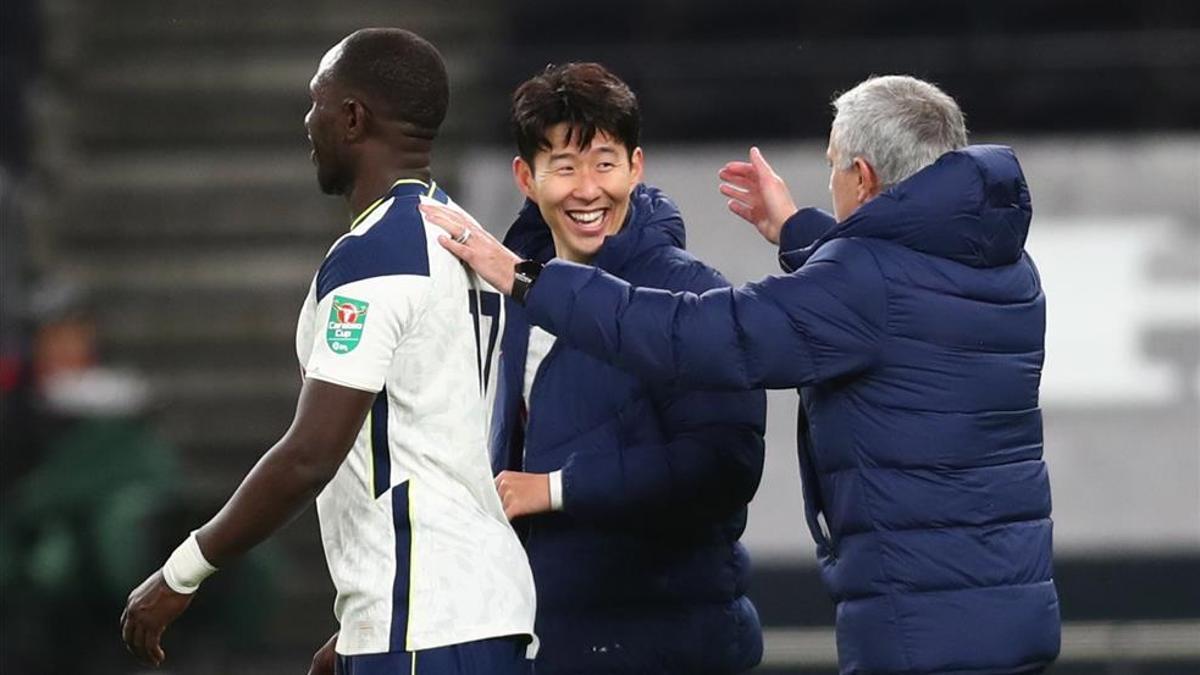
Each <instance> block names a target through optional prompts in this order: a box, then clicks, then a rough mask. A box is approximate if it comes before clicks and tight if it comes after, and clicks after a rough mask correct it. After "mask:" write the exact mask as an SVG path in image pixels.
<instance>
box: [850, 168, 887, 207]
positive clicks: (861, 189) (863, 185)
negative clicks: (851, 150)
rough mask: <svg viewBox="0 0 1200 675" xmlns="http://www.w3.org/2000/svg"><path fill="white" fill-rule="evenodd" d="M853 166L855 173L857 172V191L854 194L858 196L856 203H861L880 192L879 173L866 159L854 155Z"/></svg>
mask: <svg viewBox="0 0 1200 675" xmlns="http://www.w3.org/2000/svg"><path fill="white" fill-rule="evenodd" d="M854 168H855V170H856V171H855V173H857V174H858V191H857V192H856V193H855V196H856V197H857V198H858V203H859V204H862V203H863V202H865V201H867V200H868V199H870V198H872V197H874V196H875V195H877V194H879V193H880V192H882V189H881V187H882V186H881V185H880V184H879V174H877V173H875V167H873V166H871V165H870V164H869V163H868V162H867V160H865V159H863V158H862V157H855V158H854Z"/></svg>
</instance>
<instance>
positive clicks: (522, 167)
mask: <svg viewBox="0 0 1200 675" xmlns="http://www.w3.org/2000/svg"><path fill="white" fill-rule="evenodd" d="M512 171H513V182H514V183H516V184H517V189H518V190H520V191H521V194H523V195H525V196H526V197H528V198H529V199H531V200H533V201H535V202H536V201H537V199H536V198H535V197H534V192H533V167H531V166H529V162H526V161H525V160H524V159H522V158H521V157H520V156H517V157H513V161H512Z"/></svg>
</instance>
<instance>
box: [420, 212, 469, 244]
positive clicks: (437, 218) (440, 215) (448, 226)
mask: <svg viewBox="0 0 1200 675" xmlns="http://www.w3.org/2000/svg"><path fill="white" fill-rule="evenodd" d="M420 208H421V213H423V214H424V215H425V218H426V219H427V220H428V221H429V222H431V223H433V224H434V225H437V226H438V227H440V228H442V229H443V230H445V231H446V233H447V234H449V235H450V236H451V237H459V236H461V235H462V232H463V230H467V229H471V223H470V222H468V220H467V218H466V217H464V216H463V214H461V213H459V212H458V211H454V210H453V209H448V208H446V207H443V206H434V205H432V204H422V205H421V207H420Z"/></svg>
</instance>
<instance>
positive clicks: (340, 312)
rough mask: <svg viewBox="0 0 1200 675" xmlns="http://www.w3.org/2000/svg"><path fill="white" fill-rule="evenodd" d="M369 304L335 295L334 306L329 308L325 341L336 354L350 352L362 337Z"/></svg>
mask: <svg viewBox="0 0 1200 675" xmlns="http://www.w3.org/2000/svg"><path fill="white" fill-rule="evenodd" d="M367 304H368V303H366V302H363V301H362V300H355V299H354V298H343V297H342V296H340V295H335V296H333V307H330V308H329V327H328V328H327V329H326V330H325V342H327V343H329V348H330V349H332V350H333V351H334V353H336V354H349V353H350V352H352V351H354V348H355V347H357V346H358V343H359V341H360V340H361V339H362V332H363V326H365V325H366V323H367Z"/></svg>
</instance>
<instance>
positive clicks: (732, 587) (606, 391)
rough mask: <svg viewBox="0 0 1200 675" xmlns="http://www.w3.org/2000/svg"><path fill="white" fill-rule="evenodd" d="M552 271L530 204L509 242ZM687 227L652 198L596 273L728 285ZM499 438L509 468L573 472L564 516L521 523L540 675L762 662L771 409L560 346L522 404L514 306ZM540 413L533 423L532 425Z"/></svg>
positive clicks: (522, 329)
mask: <svg viewBox="0 0 1200 675" xmlns="http://www.w3.org/2000/svg"><path fill="white" fill-rule="evenodd" d="M505 242H506V244H508V245H509V247H510V248H512V249H514V250H516V251H517V252H519V253H520V254H521V255H523V256H526V257H532V258H535V259H540V260H546V259H548V258H549V257H550V256H552V255H553V253H554V248H553V241H552V240H551V237H550V230H549V228H548V227H547V226H546V224H545V222H544V221H543V220H542V217H541V214H540V213H539V212H538V209H537V207H536V206H535V205H533V204H532V203H527V204H526V206H525V208H524V209H523V210H522V212H521V214H520V216H519V217H518V218H517V221H516V223H514V225H513V226H512V228H511V229H510V230H509V233H508V235H507V237H506V240H505ZM683 247H684V229H683V219H682V218H681V217H680V214H679V211H678V209H677V208H676V207H675V205H674V204H672V203H671V202H670V201H669V200H668V199H667V198H666V197H664V196H663V195H662V194H661V193H660V192H659V191H658V190H656V189H654V188H649V187H646V186H638V187H637V188H636V189H635V191H634V193H633V197H632V203H631V205H630V214H629V218H628V220H627V221H626V223H625V226H624V227H623V228H622V230H621V232H620V233H618V234H617V235H615V236H612V237H608V238H607V239H606V240H605V242H604V244H603V246H602V247H601V248H600V250H599V251H598V253H597V254H596V256H595V258H594V259H593V260H592V264H593V265H595V266H596V267H598V268H600V269H604V270H607V271H608V272H610V273H612V274H615V275H617V276H619V277H621V278H623V279H626V280H628V281H630V282H631V283H635V284H640V285H648V286H655V287H660V288H670V289H675V290H691V291H695V292H703V291H706V290H709V289H712V288H718V287H722V286H728V283H727V282H726V281H725V279H724V278H722V277H721V275H720V274H719V273H718V272H716V271H715V270H713V269H711V268H709V267H707V266H706V265H704V264H703V263H701V262H700V261H698V260H696V259H695V258H694V257H693V256H691V254H689V253H687V252H686V251H685V250H683ZM508 310H509V311H508V322H507V326H506V328H505V334H504V336H503V338H502V342H501V356H500V379H499V382H498V394H497V403H496V409H495V417H494V421H493V426H492V434H493V435H492V453H493V454H492V456H493V460H494V468H495V469H496V470H497V471H499V470H502V469H506V468H507V469H517V470H525V471H531V472H537V473H545V472H550V471H555V470H558V469H562V471H563V507H564V511H563V512H561V513H553V514H545V515H540V516H536V517H533V518H525V519H522V520H519V521H517V522H516V523H515V526H516V528H517V531H518V533H520V534H521V535H522V539H523V541H524V544H525V548H526V551H527V552H528V554H529V561H530V565H531V567H532V568H533V575H534V581H535V583H536V585H537V593H538V613H537V628H536V630H537V633H538V635H539V636H540V637H541V640H542V647H541V651H540V653H539V655H538V661H537V672H538V673H539V675H545V674H554V673H639V674H647V675H649V674H654V673H663V674H664V675H665V674H667V673H670V674H672V675H675V674H678V673H740V672H743V671H745V670H747V669H749V668H751V667H752V666H754V665H755V664H757V663H758V661H759V659H760V658H761V656H762V630H761V627H760V626H759V623H758V616H757V614H756V612H755V610H754V607H753V605H752V604H751V603H750V601H749V600H748V599H747V598H746V597H745V593H746V586H747V581H748V576H749V557H748V555H747V553H746V550H745V548H743V546H742V545H741V544H740V543H739V542H738V539H739V538H740V536H741V534H742V530H743V529H744V528H745V524H746V504H747V503H748V502H749V501H750V499H751V497H753V495H754V492H755V490H756V489H757V487H758V482H759V479H760V477H761V475H762V462H763V428H764V423H765V416H766V396H765V394H764V393H763V392H761V391H756V392H711V391H705V392H698V391H681V390H679V389H676V388H674V387H670V386H661V385H660V386H654V385H651V384H648V383H646V382H644V381H643V380H641V379H640V378H638V377H635V376H633V375H630V374H628V373H626V372H624V371H622V370H620V369H618V368H616V367H615V366H611V365H608V364H606V363H603V362H601V361H598V360H596V359H595V358H593V357H591V356H588V355H586V354H584V353H582V352H580V351H578V350H575V349H572V348H570V347H569V346H567V345H563V344H561V343H559V344H556V345H555V346H554V348H553V349H552V350H551V351H550V353H549V354H547V356H546V358H545V359H544V360H543V361H542V363H541V366H540V367H539V369H538V372H537V377H536V378H535V380H534V385H533V388H532V391H531V393H530V399H531V400H530V401H529V405H528V406H527V407H526V406H525V405H524V403H525V402H524V401H522V387H523V383H524V376H525V356H526V348H527V346H528V339H529V324H528V323H527V322H526V321H525V320H524V309H523V308H522V307H520V306H519V305H516V304H515V303H512V302H511V301H510V302H509V307H508ZM526 410H528V411H529V415H528V424H525V423H524V420H525V418H526V415H525V411H526Z"/></svg>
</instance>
